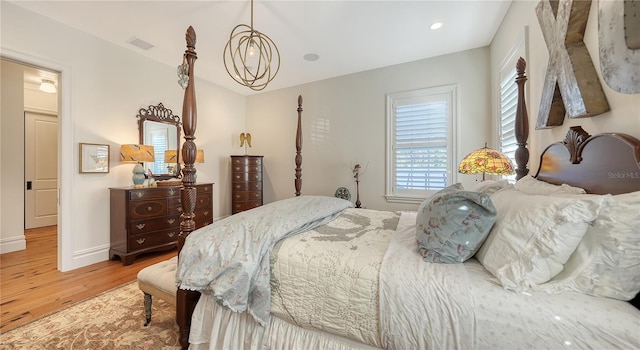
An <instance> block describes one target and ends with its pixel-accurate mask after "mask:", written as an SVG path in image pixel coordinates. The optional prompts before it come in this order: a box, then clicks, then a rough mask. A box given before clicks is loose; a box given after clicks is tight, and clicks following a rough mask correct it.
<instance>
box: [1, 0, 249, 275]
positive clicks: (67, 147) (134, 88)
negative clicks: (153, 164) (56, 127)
mask: <svg viewBox="0 0 640 350" xmlns="http://www.w3.org/2000/svg"><path fill="white" fill-rule="evenodd" d="M1 6H2V11H1V12H2V13H1V15H2V18H1V19H2V21H1V23H2V43H1V44H2V55H3V56H7V57H12V58H16V57H17V58H21V59H23V60H33V61H37V62H38V63H42V62H45V63H50V64H51V65H54V66H55V67H46V68H54V69H56V70H59V71H62V74H61V76H62V82H61V83H60V87H59V92H60V94H61V101H62V103H61V104H60V116H59V120H60V136H61V139H62V140H61V141H60V142H61V145H60V149H61V154H60V157H59V159H60V164H61V168H62V170H61V177H60V178H61V180H60V184H61V186H60V187H61V189H60V191H61V202H62V204H61V208H60V210H59V212H60V213H61V215H62V216H64V218H61V219H59V220H60V221H59V223H60V225H59V234H61V235H62V238H61V241H62V244H64V245H65V247H66V248H68V252H69V253H68V254H67V253H64V251H65V249H64V248H63V254H64V256H63V257H62V260H63V261H62V262H61V264H62V265H63V266H62V269H63V270H69V269H73V268H77V267H81V266H85V265H88V264H91V263H95V262H98V261H103V260H106V259H108V248H109V190H108V189H109V187H120V186H127V185H129V184H130V182H131V171H132V165H130V164H120V163H119V162H118V151H119V147H120V145H121V144H124V143H134V142H138V130H137V123H136V118H135V116H136V113H137V112H138V110H139V109H140V108H141V107H148V106H149V105H151V104H157V103H158V102H162V103H163V104H164V105H165V107H167V108H170V109H172V110H173V111H174V114H177V115H181V114H182V99H183V90H182V89H181V88H180V87H179V85H178V84H177V82H176V81H177V77H176V73H175V72H176V69H175V67H169V66H166V65H164V64H161V63H158V62H156V61H152V60H150V59H148V58H146V57H144V56H142V55H138V54H135V53H133V52H131V51H128V50H125V49H123V48H121V47H119V46H117V45H114V44H110V43H108V42H105V41H103V40H100V39H97V38H96V37H93V36H91V35H88V34H86V33H83V32H80V31H77V30H75V29H72V28H70V27H67V26H65V25H64V24H61V23H58V22H55V21H52V20H50V19H48V18H46V17H43V16H40V15H37V14H34V13H32V12H29V11H26V10H24V9H22V8H20V7H17V6H15V5H13V4H10V3H7V2H5V1H3V2H2V3H1ZM185 30H186V27H185ZM176 36H178V37H179V38H180V40H183V39H182V38H184V33H176ZM183 52H184V49H183V48H180V50H176V62H180V61H181V56H182V53H183ZM200 58H205V59H206V55H205V54H201V55H200ZM31 63H33V62H31ZM41 65H42V64H41ZM196 69H197V61H196ZM3 84H4V79H3ZM196 86H197V89H196V91H197V101H198V115H199V119H198V129H197V132H196V135H197V140H196V143H197V145H198V147H199V148H202V149H204V151H205V156H206V159H205V161H206V163H204V164H198V165H197V166H196V167H197V169H198V173H199V175H198V182H215V183H216V185H215V186H214V215H215V216H216V217H219V216H222V215H225V214H228V213H229V212H230V211H231V209H230V197H223V196H227V195H228V193H226V192H224V191H218V188H219V186H225V182H228V175H227V174H228V173H229V169H228V164H227V163H226V159H227V158H228V155H229V154H231V152H232V141H231V135H235V134H237V133H239V132H240V130H243V129H244V115H245V108H244V106H245V98H244V97H243V96H241V95H238V94H235V93H232V92H230V91H228V90H225V89H223V88H221V87H219V86H216V85H213V84H210V83H207V82H204V81H202V80H199V79H196ZM5 118H7V116H5V115H4V110H3V115H2V120H3V129H2V130H3V131H2V132H3V136H4V133H7V132H9V133H15V127H13V126H12V127H11V128H7V124H6V123H5ZM7 123H8V122H7ZM15 134H18V133H15ZM20 134H21V133H20ZM12 135H13V134H12ZM15 136H16V137H15V138H14V139H12V142H11V147H12V148H13V149H15V148H16V147H22V145H23V142H22V139H21V137H22V136H21V135H15ZM2 142H3V148H2V149H3V150H6V147H7V145H6V144H5V138H4V137H3V140H2ZM80 142H89V143H102V144H108V145H110V146H111V169H110V172H109V173H108V174H79V173H78V169H77V167H78V143H80ZM20 158H21V156H20ZM1 161H2V169H3V170H2V178H1V179H2V190H3V192H2V194H3V200H4V198H5V194H7V195H8V193H6V192H5V191H6V189H7V188H14V187H15V188H18V189H20V192H21V189H22V187H23V186H22V180H23V176H22V173H21V172H20V171H8V169H9V167H15V166H16V164H20V162H22V160H21V159H12V158H9V157H5V154H3V157H2V159H1ZM19 168H20V169H22V167H21V166H19ZM65 172H66V173H65ZM65 174H66V176H65ZM227 187H228V186H227ZM18 197H19V198H21V197H22V194H20V195H19V196H18ZM20 207H22V206H20ZM12 208H13V207H12ZM2 209H3V211H2V212H1V213H0V214H1V215H0V217H1V220H2V228H3V229H2V232H1V233H0V234H1V239H5V237H14V236H16V235H20V234H22V220H21V219H20V218H21V217H22V216H23V214H22V213H21V211H16V210H13V209H11V208H9V209H8V208H7V203H6V202H4V203H3V206H2ZM18 214H19V215H18ZM5 222H6V223H7V224H5ZM16 222H20V225H16V224H15V223H16ZM9 223H11V228H10V229H6V230H5V227H7V225H9ZM0 242H2V241H1V240H0ZM69 245H70V246H71V247H69Z"/></svg>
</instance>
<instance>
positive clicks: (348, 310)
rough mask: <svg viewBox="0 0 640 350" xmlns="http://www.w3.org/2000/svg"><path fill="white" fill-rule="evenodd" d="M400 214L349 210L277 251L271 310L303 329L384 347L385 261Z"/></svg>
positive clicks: (285, 243)
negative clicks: (381, 277)
mask: <svg viewBox="0 0 640 350" xmlns="http://www.w3.org/2000/svg"><path fill="white" fill-rule="evenodd" d="M398 218H399V214H397V213H394V212H388V211H376V210H367V209H355V208H350V209H346V210H345V211H344V212H343V213H342V214H341V215H340V216H339V217H338V218H336V219H335V220H333V221H332V222H330V223H329V224H327V225H325V226H320V227H317V228H315V229H313V230H310V231H307V232H303V233H301V234H299V235H296V236H293V237H290V238H288V239H286V240H284V241H282V242H280V243H279V244H278V245H276V248H275V249H274V251H273V254H272V265H271V266H272V274H271V286H272V299H271V303H272V304H271V313H272V314H273V315H275V316H277V317H279V318H281V319H283V320H285V321H287V322H289V323H292V324H296V325H298V326H301V327H304V328H313V329H316V330H320V331H325V332H329V333H331V334H335V335H339V336H342V337H345V338H348V339H353V340H356V341H358V342H361V343H364V344H369V345H373V346H378V347H379V346H380V336H379V324H380V319H379V310H380V308H379V304H378V301H379V296H378V291H379V283H378V281H379V278H378V274H379V271H380V264H381V263H382V258H383V256H384V253H385V251H386V249H387V246H388V245H389V240H390V239H391V236H392V235H393V233H394V232H395V230H396V226H397V224H398Z"/></svg>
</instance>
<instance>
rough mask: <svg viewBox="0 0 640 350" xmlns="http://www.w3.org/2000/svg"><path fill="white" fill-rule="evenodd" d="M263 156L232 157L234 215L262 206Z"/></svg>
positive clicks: (232, 203)
mask: <svg viewBox="0 0 640 350" xmlns="http://www.w3.org/2000/svg"><path fill="white" fill-rule="evenodd" d="M262 158H263V156H249V155H244V156H231V185H232V189H231V210H232V214H235V213H239V212H241V211H245V210H249V209H251V208H255V207H259V206H261V205H262Z"/></svg>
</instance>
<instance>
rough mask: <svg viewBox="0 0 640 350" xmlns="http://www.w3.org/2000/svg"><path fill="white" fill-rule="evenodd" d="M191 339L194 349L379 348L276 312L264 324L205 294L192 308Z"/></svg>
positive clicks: (348, 349)
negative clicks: (292, 320)
mask: <svg viewBox="0 0 640 350" xmlns="http://www.w3.org/2000/svg"><path fill="white" fill-rule="evenodd" d="M189 342H190V344H191V345H190V346H189V349H193V350H204V349H210V350H220V349H225V350H226V349H229V350H250V349H251V350H259V349H273V350H280V349H282V350H284V349H333V350H354V349H378V348H375V347H372V346H369V345H365V344H361V343H358V342H355V341H353V340H350V339H346V338H344V337H340V336H336V335H332V334H329V333H326V332H321V331H318V330H312V329H305V328H302V327H299V326H297V325H294V324H291V323H289V322H287V321H284V320H282V319H279V318H277V317H274V316H271V319H270V321H269V323H268V324H267V325H266V326H265V327H262V326H260V324H258V323H257V322H256V321H255V320H254V319H253V317H251V315H249V314H248V313H246V312H243V313H237V312H233V311H231V310H229V309H228V308H226V307H222V306H219V305H218V304H217V303H216V302H215V301H214V300H213V298H212V297H211V296H210V295H202V296H201V298H200V301H199V302H198V304H197V306H196V309H195V310H194V312H193V317H192V321H191V332H190V337H189Z"/></svg>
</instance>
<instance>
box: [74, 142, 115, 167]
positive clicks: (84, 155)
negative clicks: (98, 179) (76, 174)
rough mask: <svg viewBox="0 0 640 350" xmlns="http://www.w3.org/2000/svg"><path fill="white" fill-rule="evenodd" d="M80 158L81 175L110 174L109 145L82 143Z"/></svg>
mask: <svg viewBox="0 0 640 350" xmlns="http://www.w3.org/2000/svg"><path fill="white" fill-rule="evenodd" d="M79 158H80V173H81V174H95V173H108V172H109V145H100V144H95V143H81V144H80V157H79Z"/></svg>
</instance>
